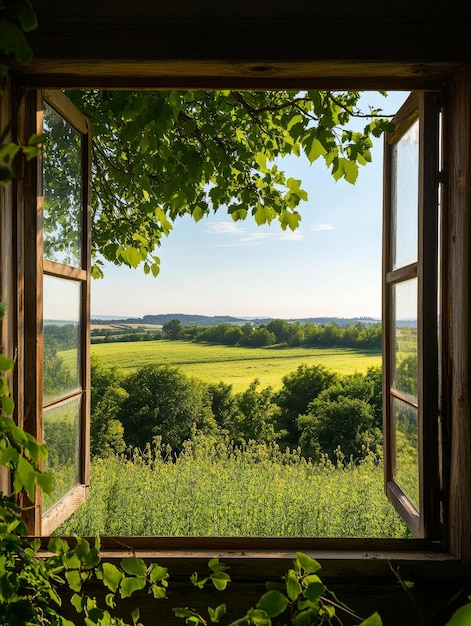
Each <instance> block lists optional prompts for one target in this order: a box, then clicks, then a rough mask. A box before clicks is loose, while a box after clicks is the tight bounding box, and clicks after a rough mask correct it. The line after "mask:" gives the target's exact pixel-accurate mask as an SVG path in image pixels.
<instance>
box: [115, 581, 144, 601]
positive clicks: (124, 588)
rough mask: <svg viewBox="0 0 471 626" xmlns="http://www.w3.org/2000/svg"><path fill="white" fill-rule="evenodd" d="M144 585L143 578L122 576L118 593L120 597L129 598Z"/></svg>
mask: <svg viewBox="0 0 471 626" xmlns="http://www.w3.org/2000/svg"><path fill="white" fill-rule="evenodd" d="M145 586H146V580H145V578H123V580H122V581H121V585H120V586H119V594H120V596H121V598H129V597H130V596H132V594H133V593H134V592H135V591H141V589H144V587H145Z"/></svg>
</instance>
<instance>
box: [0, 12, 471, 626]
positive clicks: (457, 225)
mask: <svg viewBox="0 0 471 626" xmlns="http://www.w3.org/2000/svg"><path fill="white" fill-rule="evenodd" d="M35 4H36V5H37V12H38V17H39V22H40V27H39V29H38V31H37V32H35V33H32V36H31V41H32V44H33V48H34V52H35V58H34V60H33V62H32V63H31V64H30V65H28V66H24V67H18V68H17V71H16V77H15V79H16V81H17V83H21V84H26V85H32V86H34V85H39V86H43V87H63V86H73V87H78V88H82V87H91V86H97V87H102V88H120V87H124V88H131V87H133V88H138V87H144V88H150V87H153V88H173V87H185V88H188V87H198V88H211V87H220V86H227V85H228V83H230V85H231V86H234V87H252V88H254V87H258V88H270V87H280V86H281V87H293V88H296V87H318V88H321V87H323V88H326V87H342V88H379V87H381V88H389V89H392V88H404V89H411V88H428V87H430V88H436V87H437V86H444V85H445V86H447V93H448V99H449V116H448V118H447V119H446V120H445V124H446V127H447V137H448V139H447V141H446V149H447V153H448V157H449V161H448V162H449V165H450V167H449V170H448V186H447V188H448V190H449V191H448V193H447V197H446V203H445V205H444V211H445V216H446V217H445V221H446V223H447V227H448V235H447V236H446V238H445V242H444V246H445V248H444V249H445V253H446V254H448V258H449V263H447V264H445V265H444V276H445V278H446V281H447V282H446V295H445V299H446V302H447V307H446V311H445V318H446V319H445V320H444V321H445V326H444V328H445V345H446V346H447V353H446V354H447V358H446V361H445V363H444V381H445V386H444V390H445V391H444V400H445V403H444V404H445V406H447V407H448V410H447V411H446V412H445V414H444V416H443V423H444V430H443V440H444V443H445V449H446V454H445V455H444V458H443V460H442V462H443V466H444V469H445V477H446V482H445V485H444V486H445V487H446V488H448V487H449V488H450V489H449V498H448V499H447V501H446V505H445V520H446V522H447V531H449V533H448V534H447V537H448V538H449V548H450V549H451V551H452V553H453V554H454V555H457V556H458V557H459V558H461V559H462V563H463V565H464V569H461V570H460V572H461V574H460V573H457V571H456V570H454V571H452V570H450V568H449V563H447V561H446V560H443V559H442V560H441V561H440V558H438V561H439V562H438V564H437V563H435V564H434V565H436V567H432V566H430V563H431V562H433V559H432V561H427V560H425V561H424V563H423V568H422V573H421V574H420V573H418V570H417V569H416V570H415V579H416V581H417V587H416V592H415V593H416V594H417V597H418V599H419V603H420V604H421V606H422V607H423V611H424V612H425V614H427V615H430V614H432V613H433V612H434V611H435V610H437V609H439V608H440V607H441V608H443V607H444V606H445V605H446V603H447V601H448V599H450V598H452V597H453V596H454V595H455V594H456V592H459V591H460V590H461V591H462V592H465V591H466V585H468V587H467V592H468V593H469V592H470V589H469V578H466V577H467V576H469V563H470V562H471V531H470V528H471V407H470V402H471V400H470V389H471V373H470V363H469V358H470V348H471V328H470V325H471V311H470V272H471V251H470V237H471V230H470V229H471V224H470V220H471V68H470V67H469V66H467V67H463V69H459V68H462V66H465V65H466V63H469V62H471V4H470V3H469V0H461V1H455V2H449V1H447V0H437V1H436V2H433V3H431V2H429V1H427V2H425V0H423V1H414V0H409V1H406V0H398V1H397V2H395V3H394V4H392V3H381V2H371V1H370V0H359V1H358V2H355V3H353V2H351V1H350V0H338V1H337V2H336V3H335V4H334V3H317V2H313V1H312V0H292V1H291V2H286V0H272V1H271V2H268V0H263V1H256V0H240V1H239V2H234V3H232V4H231V5H227V3H221V2H219V1H216V0H207V1H206V2H204V3H199V2H194V1H190V0H174V1H173V2H168V3H156V2H155V0H140V1H136V2H135V3H129V2H116V1H113V2H112V1H111V0H101V1H100V2H96V0H94V1H93V2H92V0H84V1H83V2H81V3H64V2H59V1H58V0H41V1H40V2H37V3H35ZM8 93H9V92H8V90H7V92H6V96H7V97H8ZM6 102H7V100H6V99H5V94H4V96H3V97H2V100H1V106H2V107H5V106H6ZM3 115H4V111H3V110H2V119H4V117H3ZM22 182H23V181H21V180H19V181H18V183H19V185H20V186H21V184H22ZM0 205H1V206H0V209H1V214H0V220H1V222H0V226H1V229H2V234H1V236H0V237H1V239H0V245H1V250H2V280H1V283H0V286H1V287H0V288H1V290H2V294H4V295H5V293H6V295H7V296H8V295H10V296H12V295H14V293H13V292H14V288H15V285H13V281H14V278H15V270H14V268H13V267H12V263H11V261H10V260H9V259H11V255H9V251H8V246H9V245H10V244H11V240H10V243H9V236H8V235H6V233H8V232H9V230H10V228H11V221H9V220H11V219H12V218H11V215H12V214H11V211H12V198H11V192H10V191H5V190H2V191H1V192H0ZM9 332H10V327H9V329H8V333H9ZM448 513H449V515H448ZM365 552H367V550H366V548H365ZM311 553H312V554H313V555H314V556H316V557H318V558H320V560H321V561H322V560H324V561H325V563H326V572H327V576H328V578H329V580H330V582H331V585H332V586H333V587H335V588H336V590H338V592H339V594H340V596H341V598H342V599H344V600H346V601H347V602H350V603H351V604H352V606H353V607H355V608H357V609H358V610H359V611H361V613H362V614H366V613H368V612H371V611H373V610H375V609H379V610H380V611H381V613H382V614H383V618H384V622H385V624H391V625H392V624H394V625H397V624H401V625H403V626H407V625H408V624H414V625H415V624H418V623H421V618H419V617H418V616H417V614H416V612H415V610H414V609H413V606H412V603H411V602H410V600H409V599H408V598H407V596H406V595H405V593H404V592H403V591H402V590H401V589H400V588H399V586H398V585H397V583H396V582H395V580H394V577H393V576H392V574H391V575H389V574H387V573H386V569H387V568H386V569H382V570H381V571H382V572H383V574H381V576H379V575H378V574H377V572H376V570H374V566H373V564H374V563H375V562H376V561H378V562H379V561H380V562H381V563H382V567H383V566H386V565H387V562H388V561H387V557H388V554H387V553H383V554H382V555H375V554H374V553H369V559H370V563H371V569H370V572H371V574H370V576H368V575H367V574H366V575H365V571H364V570H363V574H362V575H361V576H359V575H358V574H357V575H355V568H354V567H353V566H348V565H346V564H348V563H353V561H349V560H348V558H347V559H346V560H345V561H341V563H343V565H342V564H340V565H339V566H338V567H332V564H333V563H335V559H336V557H335V553H334V552H332V553H330V554H326V553H319V552H318V551H316V550H315V549H313V550H312V551H311ZM212 554H214V552H212V551H211V550H207V556H210V555H212ZM358 554H359V553H357V557H358ZM226 556H229V559H230V560H231V565H232V568H233V569H232V572H233V576H234V578H235V581H236V582H235V583H234V584H233V585H232V587H231V590H230V591H229V592H228V604H229V606H231V607H232V608H233V609H234V611H235V610H237V611H238V612H239V613H240V612H241V611H242V610H244V608H246V607H247V606H250V605H251V604H252V603H253V602H254V600H255V598H256V597H257V595H259V594H260V593H261V592H262V591H263V585H262V581H263V580H264V579H265V578H266V577H267V576H270V577H277V576H278V574H277V575H276V576H275V570H276V571H278V569H279V575H281V574H282V573H283V572H284V571H285V569H286V565H287V563H288V562H289V559H290V555H287V554H285V555H281V554H279V555H277V554H275V553H272V554H271V556H270V557H269V556H265V557H263V556H261V555H259V556H258V557H257V558H256V559H255V560H252V561H251V563H250V564H249V563H248V562H247V560H246V558H245V557H244V555H238V556H237V555H235V556H234V555H233V556H232V558H231V557H230V554H229V555H228V554H227V553H226ZM390 556H391V557H393V552H392V551H391V553H390ZM430 558H431V557H430ZM182 559H183V560H184V562H185V564H186V565H185V567H181V563H182ZM158 560H159V561H160V562H167V563H168V565H169V567H170V569H171V572H173V571H175V568H177V570H178V572H179V573H180V577H178V576H173V578H174V579H175V580H176V586H175V588H174V591H172V592H171V597H172V601H171V602H170V601H166V602H162V603H161V604H158V605H156V604H155V602H154V601H151V600H150V599H149V598H148V597H145V598H141V600H140V604H141V606H142V618H143V622H144V623H146V621H147V623H153V622H155V621H157V618H158V622H159V623H160V624H166V623H170V622H171V617H170V616H171V607H172V606H175V605H188V604H193V603H194V604H195V606H199V605H201V606H202V607H206V606H208V604H211V605H212V606H214V604H215V603H216V602H218V601H222V598H223V597H224V596H218V597H215V596H214V594H211V595H207V594H205V593H204V592H202V593H200V592H196V595H195V591H194V590H193V588H192V587H191V586H190V585H189V583H188V582H186V581H187V578H186V575H187V573H188V571H191V569H193V566H196V564H197V559H196V557H195V556H194V552H192V551H187V552H186V553H185V552H182V551H180V552H178V554H177V555H174V556H173V557H169V558H166V559H158ZM203 561H204V559H201V555H200V560H199V561H198V563H199V564H201V563H202V562H203ZM337 565H338V564H337ZM278 566H279V568H278ZM352 567H353V570H352ZM187 570H188V571H187ZM427 570H433V572H434V574H433V577H432V578H431V577H430V576H431V571H427ZM406 571H407V568H406ZM373 572H375V573H373ZM183 574H184V577H183V578H182V577H181V576H182V575H183ZM442 576H443V577H444V578H446V579H447V581H446V582H444V581H440V578H441V577H442ZM463 577H464V578H463ZM218 598H219V599H218ZM459 599H460V600H463V599H464V595H463V593H462V594H461V596H460V597H459ZM232 615H233V616H235V613H232ZM145 618H147V620H146V619H145ZM445 621H446V620H445V618H444V614H443V613H439V614H437V615H436V616H435V617H433V618H431V619H430V620H428V621H427V622H423V623H429V624H443V623H445Z"/></svg>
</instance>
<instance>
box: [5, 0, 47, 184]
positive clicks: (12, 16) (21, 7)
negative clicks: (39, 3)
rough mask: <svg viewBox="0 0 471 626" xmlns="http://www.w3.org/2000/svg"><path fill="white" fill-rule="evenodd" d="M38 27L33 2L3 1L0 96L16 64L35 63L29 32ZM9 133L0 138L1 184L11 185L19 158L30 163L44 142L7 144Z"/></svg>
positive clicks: (33, 138)
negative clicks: (21, 144) (13, 171)
mask: <svg viewBox="0 0 471 626" xmlns="http://www.w3.org/2000/svg"><path fill="white" fill-rule="evenodd" d="M36 27H37V21H36V15H35V13H34V10H33V8H32V6H31V3H30V1H29V0H1V1H0V94H1V93H2V90H3V84H4V81H5V77H6V76H7V74H8V71H9V69H10V66H11V64H12V61H13V60H16V61H18V62H19V63H27V62H28V61H30V60H31V58H32V55H33V52H32V50H31V46H30V45H29V43H28V41H27V38H26V33H28V32H29V31H31V30H34V29H35V28H36ZM8 132H9V128H8V127H7V128H5V129H4V130H3V135H2V136H1V137H0V184H6V183H9V182H11V180H12V164H13V161H14V159H15V157H16V156H17V155H18V154H19V153H23V155H24V156H25V157H26V158H27V159H28V160H29V159H32V158H35V157H36V156H38V154H39V153H40V145H41V143H42V141H43V139H44V137H43V136H40V135H32V136H31V137H30V138H29V140H28V143H27V145H25V146H20V145H18V144H16V143H13V142H8V141H6V140H7V137H8Z"/></svg>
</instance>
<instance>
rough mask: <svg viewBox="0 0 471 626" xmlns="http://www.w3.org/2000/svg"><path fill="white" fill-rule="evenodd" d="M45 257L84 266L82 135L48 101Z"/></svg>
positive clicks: (46, 110)
mask: <svg viewBox="0 0 471 626" xmlns="http://www.w3.org/2000/svg"><path fill="white" fill-rule="evenodd" d="M43 124H44V133H45V135H46V139H45V141H44V148H43V155H44V160H43V176H44V179H43V180H44V258H45V259H47V260H49V261H55V262H57V263H63V264H65V265H72V266H73V267H81V265H82V264H81V257H82V249H81V248H82V247H81V239H82V227H81V224H82V219H81V216H82V210H81V204H82V166H81V135H80V133H78V132H77V131H76V130H75V129H74V128H73V127H72V126H70V124H69V123H68V122H66V121H65V120H64V118H63V117H61V116H60V115H59V114H58V113H57V112H56V111H55V110H54V109H52V108H51V107H50V106H48V105H47V104H46V103H44V122H43Z"/></svg>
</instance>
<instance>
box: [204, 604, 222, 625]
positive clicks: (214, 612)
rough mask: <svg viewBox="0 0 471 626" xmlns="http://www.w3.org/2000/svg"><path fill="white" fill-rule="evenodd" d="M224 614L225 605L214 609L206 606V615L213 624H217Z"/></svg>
mask: <svg viewBox="0 0 471 626" xmlns="http://www.w3.org/2000/svg"><path fill="white" fill-rule="evenodd" d="M225 614H226V605H225V604H220V605H219V606H217V607H216V608H215V609H212V608H211V607H210V606H208V615H209V618H210V620H211V621H212V622H215V623H216V622H219V620H220V619H221V617H223V616H224V615H225Z"/></svg>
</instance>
